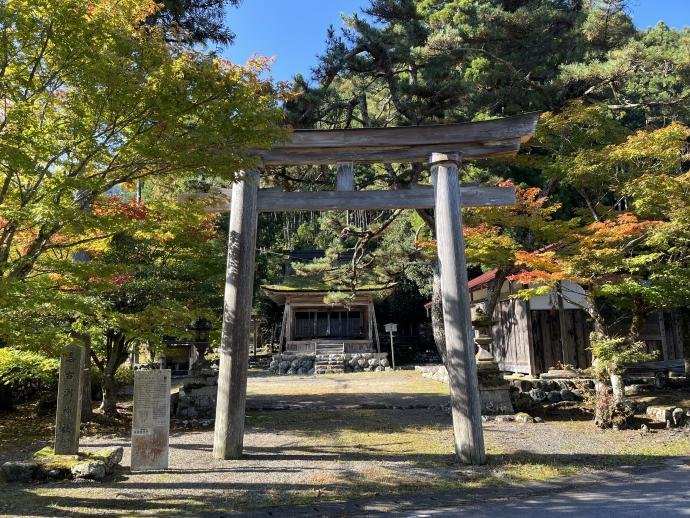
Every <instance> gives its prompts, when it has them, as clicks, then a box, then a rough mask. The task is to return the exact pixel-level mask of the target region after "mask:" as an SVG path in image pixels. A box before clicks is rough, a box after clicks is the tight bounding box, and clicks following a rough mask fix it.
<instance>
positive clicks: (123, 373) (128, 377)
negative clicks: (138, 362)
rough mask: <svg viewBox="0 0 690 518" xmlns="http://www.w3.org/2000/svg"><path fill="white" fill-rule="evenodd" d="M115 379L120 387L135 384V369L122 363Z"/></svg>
mask: <svg viewBox="0 0 690 518" xmlns="http://www.w3.org/2000/svg"><path fill="white" fill-rule="evenodd" d="M115 381H116V382H117V384H118V386H119V387H124V386H127V385H133V384H134V369H132V368H130V367H126V366H124V365H122V366H121V367H119V368H118V369H117V371H116V372H115Z"/></svg>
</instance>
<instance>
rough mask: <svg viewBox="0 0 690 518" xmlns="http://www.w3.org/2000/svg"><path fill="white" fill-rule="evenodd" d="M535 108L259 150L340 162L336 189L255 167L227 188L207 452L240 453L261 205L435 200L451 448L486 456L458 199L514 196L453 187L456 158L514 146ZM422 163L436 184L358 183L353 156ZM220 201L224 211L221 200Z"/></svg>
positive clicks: (340, 133) (272, 162)
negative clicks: (262, 176) (360, 186)
mask: <svg viewBox="0 0 690 518" xmlns="http://www.w3.org/2000/svg"><path fill="white" fill-rule="evenodd" d="M538 119H539V114H538V113H530V114H525V115H521V116H518V117H511V118H505V119H495V120H491V121H482V122H473V123H467V124H448V125H435V126H417V127H399V128H375V129H369V128H364V129H350V130H297V131H294V132H293V133H292V134H291V140H290V142H288V143H286V144H283V145H280V146H276V147H274V148H273V149H271V150H270V151H266V152H263V153H261V159H262V161H263V164H264V165H265V166H289V165H313V164H337V170H338V173H337V174H338V179H337V188H338V190H337V191H331V192H282V191H280V190H276V189H259V173H258V172H257V171H247V172H243V173H242V174H241V175H240V176H239V177H238V179H237V181H236V182H235V183H234V184H233V187H232V192H231V200H232V203H231V205H230V207H229V210H230V229H229V238H228V258H227V273H226V282H225V303H224V311H223V330H222V338H221V350H220V372H219V378H218V400H217V406H216V421H215V435H214V444H213V454H214V456H215V457H216V458H219V459H236V458H239V457H240V456H241V455H242V448H243V440H244V425H245V403H246V395H247V366H248V354H249V348H248V347H247V344H248V343H249V334H250V320H251V308H252V292H253V281H254V260H255V257H254V256H255V248H256V229H257V219H258V213H259V212H278V211H305V210H309V211H323V210H357V209H363V210H385V209H400V208H404V209H431V208H433V209H435V219H436V240H437V246H438V258H439V266H440V272H441V291H442V301H443V320H444V329H445V334H446V347H447V352H448V364H447V368H448V378H449V383H450V395H451V407H452V415H453V432H454V437H455V450H456V453H457V455H458V457H459V458H460V460H461V461H463V462H465V463H470V464H481V463H483V462H485V460H486V455H485V451H484V436H483V431H482V424H481V405H480V399H479V386H478V382H477V372H476V364H475V358H474V339H473V337H474V333H473V329H472V322H471V317H470V298H469V291H468V288H467V270H466V262H465V243H464V239H463V235H462V212H461V208H462V207H480V206H498V205H512V204H514V203H515V192H514V190H513V189H512V188H499V187H460V186H459V184H458V164H459V163H460V160H461V159H465V160H477V159H485V158H493V157H498V156H507V155H514V154H515V153H517V151H518V150H519V149H520V144H521V143H523V142H526V141H527V140H529V138H530V137H531V136H532V135H533V134H534V131H535V129H536V125H537V121H538ZM427 161H428V162H429V164H430V166H431V171H432V180H433V187H422V186H416V187H413V188H410V189H401V190H390V191H355V190H354V188H353V176H352V163H353V162H360V163H377V162H380V163H401V162H404V163H408V162H409V163H412V162H427ZM225 210H228V208H227V207H226V208H225Z"/></svg>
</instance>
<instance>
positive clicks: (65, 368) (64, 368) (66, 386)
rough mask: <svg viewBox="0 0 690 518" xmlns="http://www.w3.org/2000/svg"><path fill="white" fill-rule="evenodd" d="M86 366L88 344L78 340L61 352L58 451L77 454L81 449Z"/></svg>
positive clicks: (56, 449) (60, 453) (56, 434)
mask: <svg viewBox="0 0 690 518" xmlns="http://www.w3.org/2000/svg"><path fill="white" fill-rule="evenodd" d="M83 370H84V348H83V347H80V346H78V345H76V344H72V345H68V346H67V347H65V348H64V350H63V352H62V354H61V355H60V377H59V380H58V396H57V413H56V416H55V448H54V450H55V454H56V455H76V454H77V453H78V452H79V426H80V425H81V392H82V379H83V376H82V375H83Z"/></svg>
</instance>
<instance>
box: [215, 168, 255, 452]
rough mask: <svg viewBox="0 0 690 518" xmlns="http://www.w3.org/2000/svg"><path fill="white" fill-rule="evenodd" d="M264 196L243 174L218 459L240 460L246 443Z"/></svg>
mask: <svg viewBox="0 0 690 518" xmlns="http://www.w3.org/2000/svg"><path fill="white" fill-rule="evenodd" d="M258 192H259V173H257V172H256V171H250V172H245V173H242V176H241V177H240V179H238V181H236V182H235V183H234V184H233V186H232V202H231V203H232V205H231V209H230V228H229V233H228V234H229V235H228V262H227V270H226V277H225V304H224V307H223V332H222V336H221V344H220V370H219V373H218V398H217V403H216V424H215V434H214V439H213V455H214V457H216V458H218V459H238V458H240V457H241V456H242V447H243V443H244V414H245V407H246V400H247V366H248V362H249V335H250V326H251V311H252V295H253V291H254V261H255V249H256V226H257V220H258V216H257V215H258V212H257V199H258Z"/></svg>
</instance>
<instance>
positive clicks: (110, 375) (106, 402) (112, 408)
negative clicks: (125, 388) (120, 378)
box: [99, 368, 119, 417]
mask: <svg viewBox="0 0 690 518" xmlns="http://www.w3.org/2000/svg"><path fill="white" fill-rule="evenodd" d="M102 389H103V399H102V401H101V406H100V408H99V410H100V411H101V412H103V414H105V415H107V416H111V417H117V416H118V415H119V414H118V412H117V381H115V373H114V372H113V371H112V370H111V369H110V368H106V369H105V370H104V371H103V381H102Z"/></svg>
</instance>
